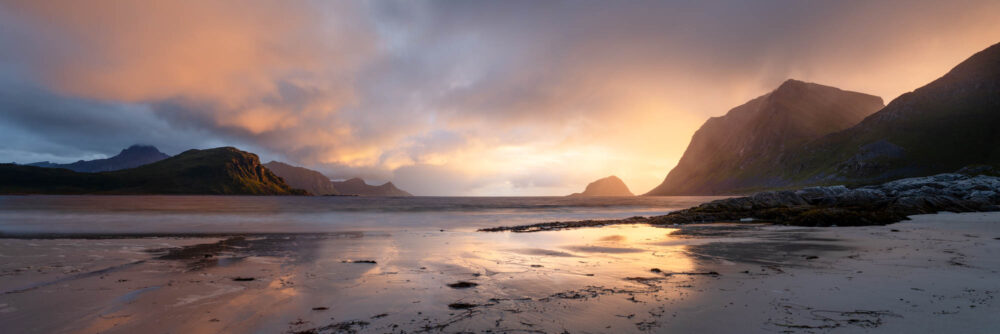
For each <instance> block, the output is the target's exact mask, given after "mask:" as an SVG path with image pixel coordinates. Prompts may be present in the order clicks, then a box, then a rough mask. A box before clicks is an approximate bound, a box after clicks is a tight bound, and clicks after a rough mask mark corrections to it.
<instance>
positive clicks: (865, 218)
mask: <svg viewBox="0 0 1000 334" xmlns="http://www.w3.org/2000/svg"><path fill="white" fill-rule="evenodd" d="M998 205H1000V178H998V177H995V176H987V175H977V176H969V175H962V174H957V173H956V174H938V175H934V176H927V177H917V178H908V179H901V180H896V181H892V182H887V183H883V184H880V185H875V186H866V187H860V188H854V189H850V188H847V187H844V186H833V187H811V188H804V189H800V190H797V191H769V192H760V193H756V194H753V195H751V196H747V197H739V198H730V199H723V200H717V201H713V202H709V203H705V204H702V205H699V206H697V207H694V208H690V209H686V210H681V211H678V212H674V213H671V214H669V215H665V216H659V217H653V218H650V220H649V222H650V223H652V224H685V223H695V222H716V221H741V220H743V221H745V220H763V221H769V222H776V223H782V224H789V225H799V226H832V225H840V226H845V225H882V224H889V223H894V222H897V221H900V220H905V219H906V216H909V215H916V214H925V213H936V212H941V211H950V212H973V211H997V210H1000V206H998Z"/></svg>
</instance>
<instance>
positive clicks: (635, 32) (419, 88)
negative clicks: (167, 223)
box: [0, 0, 1000, 195]
mask: <svg viewBox="0 0 1000 334" xmlns="http://www.w3.org/2000/svg"><path fill="white" fill-rule="evenodd" d="M996 13H1000V4H998V3H997V2H995V1H962V2H961V3H960V4H954V3H943V2H938V1H907V2H905V5H900V3H896V2H861V1H839V2H786V1H773V2H754V3H747V2H744V1H731V2H712V3H704V2H629V3H616V4H609V3H602V2H586V3H581V2H542V3H539V2H536V1H503V2H490V1H486V2H479V1H462V2H434V1H379V2H322V1H303V2H273V1H210V2H204V1H187V0H181V1H142V2H130V1H110V0H99V1H88V2H68V3H67V2H55V1H45V0H42V1H17V0H15V1H6V2H4V3H3V4H0V73H3V74H4V77H5V78H7V79H8V80H6V81H3V82H0V89H3V88H10V87H13V88H14V90H11V91H8V92H7V93H6V94H0V98H2V99H4V100H3V102H6V106H5V107H4V106H0V108H5V109H3V110H4V114H3V115H0V122H2V123H0V129H6V130H7V131H4V134H0V139H3V138H6V139H8V140H7V141H6V143H9V144H7V145H5V147H4V148H3V149H2V150H0V161H2V160H5V159H6V160H10V159H15V158H16V159H27V157H29V156H31V157H36V156H45V157H51V158H53V159H58V158H61V159H75V158H79V157H88V156H96V155H102V154H103V155H107V154H113V153H115V152H117V150H119V149H121V147H123V146H127V145H128V144H131V143H132V142H141V141H144V142H148V143H150V144H155V145H158V146H161V147H162V146H166V147H169V148H170V150H180V149H181V148H180V147H182V146H200V145H234V146H238V147H241V148H244V149H250V150H254V151H255V152H257V153H259V154H261V156H262V157H263V158H265V159H272V158H273V159H280V160H285V161H288V162H291V163H295V164H300V165H305V166H308V167H311V168H316V169H318V170H321V171H323V172H325V173H327V174H328V175H330V176H331V177H334V178H348V177H353V176H362V177H365V178H368V179H372V180H371V181H372V182H381V181H385V180H389V179H392V180H393V181H396V183H397V184H398V185H400V187H402V188H404V189H407V190H410V191H412V192H415V193H418V194H449V195H455V194H478V195H487V194H553V195H556V194H567V193H571V192H575V191H580V190H581V189H582V187H583V186H584V185H586V184H587V183H588V182H590V181H593V180H595V179H597V178H600V177H604V176H608V175H611V174H615V175H618V176H619V177H621V178H622V179H623V180H625V181H626V183H627V184H628V185H629V186H630V188H631V189H632V190H633V192H636V193H641V192H644V191H645V190H647V189H650V188H652V187H653V186H655V185H656V184H657V183H659V181H661V180H662V178H663V177H664V176H665V175H666V173H667V172H668V171H669V169H670V168H671V167H673V165H674V164H675V163H676V161H677V160H678V159H679V158H680V155H681V154H682V153H683V151H684V148H685V147H686V145H687V142H688V140H689V138H690V136H691V134H692V133H693V132H694V131H695V130H696V129H697V127H698V126H699V125H700V124H701V123H702V122H703V121H704V120H705V119H706V118H707V117H709V116H716V115H721V114H723V113H725V112H726V111H727V110H728V109H730V108H732V107H733V106H736V105H739V104H741V103H743V102H745V101H747V100H749V99H751V98H754V97H756V96H759V95H762V94H764V93H767V92H768V91H769V90H771V89H773V88H774V87H776V86H777V85H778V84H779V83H780V82H781V81H783V80H785V79H787V78H789V77H794V78H797V79H801V80H807V81H813V82H818V83H823V84H828V85H834V86H838V87H841V88H843V89H849V90H856V91H862V92H866V93H873V94H877V95H881V96H882V97H883V98H885V99H886V100H889V99H891V98H893V97H895V96H897V95H899V94H901V93H903V92H906V91H908V90H911V89H913V88H916V87H918V86H920V85H922V84H924V83H926V82H929V81H930V80H933V79H935V78H936V77H938V76H940V75H942V74H943V73H944V72H945V71H947V70H948V69H949V68H950V67H951V66H953V65H955V64H957V63H958V62H959V61H961V60H962V59H964V58H966V57H968V56H969V55H971V54H972V53H974V52H975V51H978V50H980V49H983V48H985V47H986V46H988V45H991V44H993V43H996V42H998V41H1000V26H998V25H996V24H995V22H997V20H1000V17H998V14H996ZM12 106H18V107H16V108H14V107H12ZM14 109H17V110H14ZM29 110H30V112H29ZM81 125H85V126H81ZM32 154H34V155H32Z"/></svg>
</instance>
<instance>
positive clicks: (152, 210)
mask: <svg viewBox="0 0 1000 334" xmlns="http://www.w3.org/2000/svg"><path fill="white" fill-rule="evenodd" d="M718 198H722V197H699V196H691V197H688V196H666V197H596V198H581V197H392V198H390V197H290V196H288V197H286V196H269V197H256V196H0V232H7V233H50V232H57V233H234V232H236V233H239V232H339V231H386V230H400V229H411V230H419V229H454V230H474V229H478V228H483V227H492V226H499V225H519V224H529V223H540V222H547V221H558V220H581V219H602V218H625V217H630V216H637V215H638V216H649V215H661V214H666V213H668V212H670V211H674V210H678V209H683V208H687V207H691V206H694V205H697V204H699V203H703V202H706V201H710V200H714V199H718Z"/></svg>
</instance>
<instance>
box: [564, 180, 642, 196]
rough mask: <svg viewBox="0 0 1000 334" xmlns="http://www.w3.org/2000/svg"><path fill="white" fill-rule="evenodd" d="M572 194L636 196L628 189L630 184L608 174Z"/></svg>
mask: <svg viewBox="0 0 1000 334" xmlns="http://www.w3.org/2000/svg"><path fill="white" fill-rule="evenodd" d="M570 196H635V195H634V194H632V192H631V191H629V190H628V186H626V185H625V182H622V179H619V178H618V177H617V176H614V175H612V176H608V177H605V178H603V179H599V180H597V181H594V182H591V183H590V184H588V185H587V188H586V189H584V190H583V192H582V193H574V194H572V195H570Z"/></svg>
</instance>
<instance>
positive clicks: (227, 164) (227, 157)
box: [0, 147, 306, 195]
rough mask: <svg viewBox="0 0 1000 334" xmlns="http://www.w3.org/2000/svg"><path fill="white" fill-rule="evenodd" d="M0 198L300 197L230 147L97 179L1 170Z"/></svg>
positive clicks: (49, 170)
mask: <svg viewBox="0 0 1000 334" xmlns="http://www.w3.org/2000/svg"><path fill="white" fill-rule="evenodd" d="M0 193H6V194H10V193H18V194H220V195H303V194H306V192H305V191H303V190H299V189H293V188H291V187H289V186H288V185H287V184H285V182H284V181H283V180H282V179H281V178H279V177H278V176H277V175H274V173H272V172H271V171H270V170H268V169H267V168H265V167H264V166H263V165H261V164H260V160H259V159H258V158H257V155H256V154H253V153H248V152H243V151H240V150H238V149H235V148H232V147H220V148H214V149H208V150H188V151H185V152H183V153H181V154H178V155H177V156H174V157H171V158H167V159H163V160H161V161H158V162H154V163H151V164H148V165H144V166H141V167H137V168H132V169H125V170H120V171H113V172H101V173H77V172H73V171H70V170H67V169H57V168H42V167H33V166H20V165H13V164H3V165H0Z"/></svg>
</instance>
